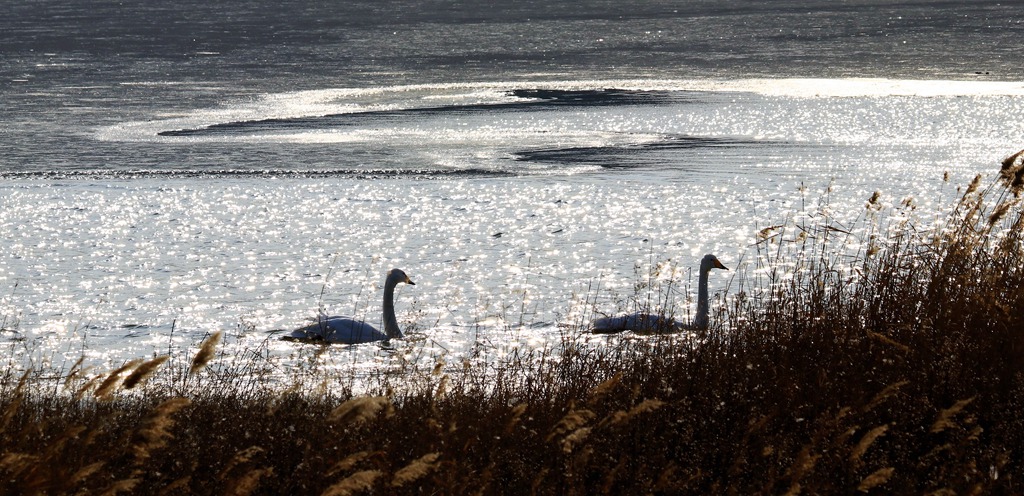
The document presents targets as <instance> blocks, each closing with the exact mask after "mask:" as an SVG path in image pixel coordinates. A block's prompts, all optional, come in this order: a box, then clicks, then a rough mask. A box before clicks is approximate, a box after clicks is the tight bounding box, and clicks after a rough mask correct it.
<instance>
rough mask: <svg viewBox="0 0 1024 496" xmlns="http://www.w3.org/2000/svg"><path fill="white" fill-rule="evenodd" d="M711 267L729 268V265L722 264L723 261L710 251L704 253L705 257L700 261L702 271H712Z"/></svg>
mask: <svg viewBox="0 0 1024 496" xmlns="http://www.w3.org/2000/svg"><path fill="white" fill-rule="evenodd" d="M711 269H723V270H729V267H726V266H725V265H722V262H719V261H718V257H716V256H714V255H712V254H710V253H708V254H707V255H704V258H703V259H701V261H700V271H701V272H710V271H711Z"/></svg>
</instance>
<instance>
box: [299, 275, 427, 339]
mask: <svg viewBox="0 0 1024 496" xmlns="http://www.w3.org/2000/svg"><path fill="white" fill-rule="evenodd" d="M400 282H401V283H405V284H411V285H413V286H415V285H416V283H414V282H412V279H409V276H407V275H405V272H402V271H401V270H399V269H391V271H390V272H388V277H387V279H386V280H385V281H384V332H380V331H379V330H377V328H376V327H373V326H372V325H370V324H367V323H366V322H363V321H361V320H355V319H352V318H349V317H340V316H333V317H328V316H326V315H319V316H318V317H317V321H316V322H315V323H313V324H310V325H308V326H305V327H300V328H298V329H296V330H294V331H292V332H291V334H289V335H288V336H287V337H286V338H285V339H291V340H299V341H324V342H328V343H342V344H356V343H370V342H373V341H384V340H387V339H391V338H400V337H402V336H403V334H402V330H401V329H399V328H398V319H397V318H395V286H397V285H398V283H400Z"/></svg>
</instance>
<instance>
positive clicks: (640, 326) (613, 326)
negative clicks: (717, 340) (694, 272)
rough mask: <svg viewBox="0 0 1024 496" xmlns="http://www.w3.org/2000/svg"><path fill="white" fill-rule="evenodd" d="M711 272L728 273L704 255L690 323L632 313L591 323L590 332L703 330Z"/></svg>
mask: <svg viewBox="0 0 1024 496" xmlns="http://www.w3.org/2000/svg"><path fill="white" fill-rule="evenodd" d="M711 269H723V270H729V268H728V267H726V266H725V265H722V262H719V261H718V257H715V256H714V255H711V254H707V255H704V258H703V259H701V261H700V277H699V278H698V284H697V315H696V316H694V318H693V323H691V324H684V323H681V322H677V321H676V320H675V319H673V318H671V317H668V316H665V315H659V314H652V313H646V312H636V313H632V314H627V315H619V316H614V317H601V318H599V319H594V322H593V323H592V324H591V332H594V333H597V334H610V333H615V332H623V331H633V332H637V333H643V334H660V333H670V332H679V331H686V330H693V331H697V330H700V331H702V330H705V329H707V328H708V319H709V317H710V314H711V312H710V310H709V303H708V300H709V298H708V273H710V272H711Z"/></svg>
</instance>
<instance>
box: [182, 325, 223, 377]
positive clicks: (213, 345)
mask: <svg viewBox="0 0 1024 496" xmlns="http://www.w3.org/2000/svg"><path fill="white" fill-rule="evenodd" d="M223 334H224V331H217V332H215V333H213V334H211V335H210V336H209V337H207V338H206V339H205V340H203V344H202V345H200V346H199V351H198V352H196V356H195V358H193V359H192V367H190V368H189V371H188V373H189V374H195V373H196V372H199V371H200V370H203V368H204V367H206V365H207V364H208V363H210V360H213V356H214V353H215V351H216V349H217V344H218V343H220V338H221V336H222V335H223Z"/></svg>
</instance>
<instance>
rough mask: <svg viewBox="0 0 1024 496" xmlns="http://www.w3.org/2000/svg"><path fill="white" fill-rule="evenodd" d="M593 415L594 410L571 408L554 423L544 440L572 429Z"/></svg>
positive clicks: (580, 425)
mask: <svg viewBox="0 0 1024 496" xmlns="http://www.w3.org/2000/svg"><path fill="white" fill-rule="evenodd" d="M595 416H596V414H594V412H592V411H590V410H587V409H582V408H581V409H579V410H576V409H571V410H569V412H568V413H566V414H565V416H564V417H562V419H561V420H559V421H558V423H557V424H555V427H554V428H552V429H551V432H550V433H549V434H548V437H547V439H546V440H547V441H551V440H552V439H554V438H556V437H558V436H560V435H562V434H565V433H567V432H571V431H574V430H576V429H578V428H580V427H582V426H583V425H585V424H587V423H588V422H590V421H591V420H593V419H594V417H595Z"/></svg>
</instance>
